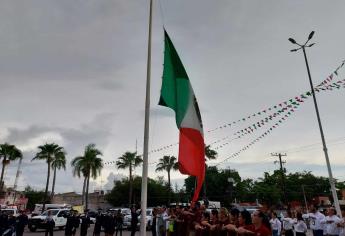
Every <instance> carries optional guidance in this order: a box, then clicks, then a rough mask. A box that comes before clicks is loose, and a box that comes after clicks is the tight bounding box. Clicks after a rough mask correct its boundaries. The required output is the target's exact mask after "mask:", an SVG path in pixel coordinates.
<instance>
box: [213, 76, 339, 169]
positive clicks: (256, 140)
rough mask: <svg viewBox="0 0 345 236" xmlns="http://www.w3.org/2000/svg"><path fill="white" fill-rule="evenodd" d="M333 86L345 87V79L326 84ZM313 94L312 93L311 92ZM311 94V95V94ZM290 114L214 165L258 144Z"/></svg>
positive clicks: (329, 86)
mask: <svg viewBox="0 0 345 236" xmlns="http://www.w3.org/2000/svg"><path fill="white" fill-rule="evenodd" d="M332 88H337V89H340V88H345V79H342V80H339V81H337V82H334V83H332V84H329V85H327V86H326V89H328V90H332ZM308 93H309V92H308ZM310 94H311V93H310ZM309 96H310V95H309ZM290 115H291V113H290V114H287V115H285V116H284V117H282V118H281V119H279V120H278V122H276V123H275V124H274V125H272V126H271V127H270V128H269V129H267V130H266V131H265V132H264V133H262V134H261V135H260V136H258V137H257V138H256V139H254V140H252V141H251V142H250V143H249V144H247V145H246V146H244V147H242V149H240V150H239V151H237V152H235V153H233V154H231V155H230V156H229V157H227V158H225V159H224V160H222V161H220V162H218V163H217V164H215V165H214V166H219V165H220V164H222V163H224V162H225V161H227V160H229V159H231V158H234V157H237V156H239V155H240V154H241V153H242V152H244V151H246V150H248V149H249V148H250V147H251V146H253V145H254V144H256V143H257V142H259V141H260V140H261V139H263V138H264V137H265V136H267V135H268V134H270V133H271V132H273V130H274V129H276V128H277V127H278V126H280V124H281V123H283V120H284V121H285V120H287V119H288V118H289V117H290Z"/></svg>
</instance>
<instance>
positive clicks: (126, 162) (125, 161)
mask: <svg viewBox="0 0 345 236" xmlns="http://www.w3.org/2000/svg"><path fill="white" fill-rule="evenodd" d="M142 162H143V159H141V157H140V156H137V153H136V152H125V153H124V154H123V155H122V156H121V157H119V159H118V160H117V161H116V166H117V168H118V169H127V168H128V169H129V199H128V201H129V205H131V204H132V200H133V196H132V195H133V194H132V193H133V169H134V168H135V167H137V166H139V165H140V164H141V163H142Z"/></svg>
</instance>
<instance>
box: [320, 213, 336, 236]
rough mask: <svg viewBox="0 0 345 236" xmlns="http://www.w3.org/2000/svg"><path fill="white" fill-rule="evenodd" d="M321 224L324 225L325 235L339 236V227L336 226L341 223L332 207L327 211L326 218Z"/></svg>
mask: <svg viewBox="0 0 345 236" xmlns="http://www.w3.org/2000/svg"><path fill="white" fill-rule="evenodd" d="M321 223H322V224H325V230H326V235H328V236H339V234H340V227H338V224H339V223H341V219H340V218H339V217H338V216H337V212H336V210H335V209H334V208H333V207H330V208H329V209H328V216H326V217H325V218H324V219H323V220H322V221H321Z"/></svg>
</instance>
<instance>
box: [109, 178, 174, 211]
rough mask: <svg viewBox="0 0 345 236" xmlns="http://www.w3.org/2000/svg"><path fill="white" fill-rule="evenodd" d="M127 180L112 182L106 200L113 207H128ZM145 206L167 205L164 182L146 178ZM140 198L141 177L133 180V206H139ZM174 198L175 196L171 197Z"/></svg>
mask: <svg viewBox="0 0 345 236" xmlns="http://www.w3.org/2000/svg"><path fill="white" fill-rule="evenodd" d="M128 191H129V180H128V179H122V180H118V181H115V182H114V188H113V189H112V190H111V192H110V193H109V194H108V195H107V200H108V201H109V203H111V204H112V205H114V206H128V196H127V195H126V194H123V193H126V192H128ZM147 192H148V193H149V194H148V195H147V205H148V206H149V207H150V206H158V205H165V204H167V201H168V197H169V189H168V186H167V184H166V183H165V182H163V181H160V180H154V179H151V178H148V182H147ZM140 196H141V177H139V176H135V177H134V178H133V204H136V205H139V204H140ZM173 197H175V195H174V196H173Z"/></svg>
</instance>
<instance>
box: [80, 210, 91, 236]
mask: <svg viewBox="0 0 345 236" xmlns="http://www.w3.org/2000/svg"><path fill="white" fill-rule="evenodd" d="M80 219H81V224H80V236H86V235H87V230H88V228H89V227H90V223H91V221H90V217H89V210H88V209H86V210H85V213H84V215H83V216H82V217H80Z"/></svg>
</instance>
